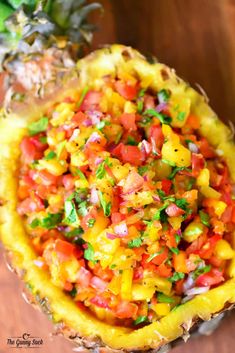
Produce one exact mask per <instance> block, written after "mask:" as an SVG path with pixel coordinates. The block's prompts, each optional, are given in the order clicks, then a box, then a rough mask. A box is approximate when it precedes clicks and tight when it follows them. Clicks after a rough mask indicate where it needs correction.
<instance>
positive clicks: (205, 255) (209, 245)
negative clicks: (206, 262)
mask: <svg viewBox="0 0 235 353" xmlns="http://www.w3.org/2000/svg"><path fill="white" fill-rule="evenodd" d="M220 239H221V235H219V234H216V235H213V236H212V237H210V238H208V240H207V242H206V243H205V244H204V245H203V246H202V247H201V249H200V250H199V252H198V254H199V256H200V257H201V258H202V259H210V258H211V256H212V254H213V251H214V248H215V246H216V244H217V242H218V241H219V240H220Z"/></svg>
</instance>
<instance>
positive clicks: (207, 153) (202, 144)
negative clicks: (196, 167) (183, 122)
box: [197, 137, 216, 158]
mask: <svg viewBox="0 0 235 353" xmlns="http://www.w3.org/2000/svg"><path fill="white" fill-rule="evenodd" d="M197 144H198V146H199V149H200V152H201V153H202V154H203V157H205V158H213V157H215V155H216V154H215V151H214V149H213V148H212V147H211V146H210V145H209V142H208V141H207V139H206V138H205V137H202V138H201V140H200V141H198V143H197Z"/></svg>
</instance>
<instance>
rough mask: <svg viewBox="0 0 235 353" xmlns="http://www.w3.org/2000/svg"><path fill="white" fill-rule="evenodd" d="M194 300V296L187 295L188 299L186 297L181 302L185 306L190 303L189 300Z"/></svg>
mask: <svg viewBox="0 0 235 353" xmlns="http://www.w3.org/2000/svg"><path fill="white" fill-rule="evenodd" d="M191 299H193V295H187V296H186V297H184V298H183V299H182V300H181V304H184V303H186V302H188V301H189V300H191Z"/></svg>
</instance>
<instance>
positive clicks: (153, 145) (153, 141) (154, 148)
mask: <svg viewBox="0 0 235 353" xmlns="http://www.w3.org/2000/svg"><path fill="white" fill-rule="evenodd" d="M151 144H152V151H153V153H155V154H158V150H157V146H156V142H155V140H154V138H153V137H151Z"/></svg>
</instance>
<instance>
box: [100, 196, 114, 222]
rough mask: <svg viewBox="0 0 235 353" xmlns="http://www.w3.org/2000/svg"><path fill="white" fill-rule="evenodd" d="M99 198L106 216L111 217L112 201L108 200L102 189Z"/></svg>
mask: <svg viewBox="0 0 235 353" xmlns="http://www.w3.org/2000/svg"><path fill="white" fill-rule="evenodd" d="M99 199H100V204H101V206H102V208H103V211H104V215H105V216H106V217H109V216H110V213H111V207H112V205H111V202H107V201H106V200H105V199H104V195H103V193H102V192H101V191H99Z"/></svg>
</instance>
